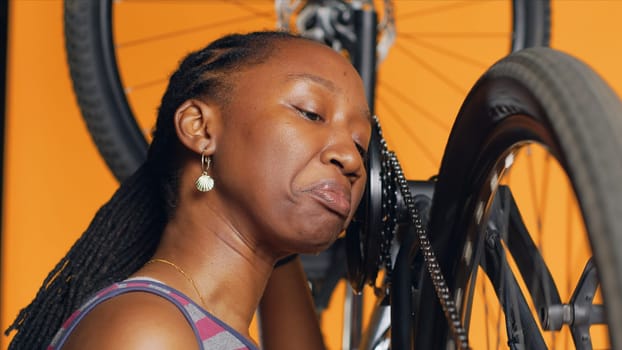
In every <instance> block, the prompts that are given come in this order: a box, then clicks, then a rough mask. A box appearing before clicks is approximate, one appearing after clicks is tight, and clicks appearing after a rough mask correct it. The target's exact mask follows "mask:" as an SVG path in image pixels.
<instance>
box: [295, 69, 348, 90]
mask: <svg viewBox="0 0 622 350" xmlns="http://www.w3.org/2000/svg"><path fill="white" fill-rule="evenodd" d="M287 80H303V81H311V82H314V83H316V84H319V85H322V86H323V87H325V88H326V89H328V90H330V92H337V91H339V90H340V89H339V88H338V87H337V86H336V85H335V83H333V82H332V81H330V80H328V79H324V78H322V77H320V76H318V75H315V74H310V73H289V74H287Z"/></svg>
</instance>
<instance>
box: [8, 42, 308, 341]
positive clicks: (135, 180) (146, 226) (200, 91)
mask: <svg viewBox="0 0 622 350" xmlns="http://www.w3.org/2000/svg"><path fill="white" fill-rule="evenodd" d="M292 38H297V37H296V36H293V35H291V34H288V33H284V32H255V33H250V34H234V35H229V36H226V37H223V38H221V39H219V40H217V41H215V42H213V43H211V44H210V45H208V46H207V47H205V48H204V49H202V50H200V51H197V52H194V53H191V54H190V55H188V56H187V57H186V58H185V59H184V60H183V61H182V62H181V63H180V65H179V68H178V70H177V71H176V72H175V73H173V75H172V76H171V78H170V81H169V85H168V87H167V90H166V92H165V94H164V96H163V98H162V101H161V105H160V109H159V111H158V118H157V121H156V129H155V132H154V135H153V142H152V144H151V146H150V148H149V152H148V157H147V161H146V162H145V164H143V165H142V166H141V167H140V168H139V169H138V170H137V171H136V172H135V173H134V174H133V175H132V176H131V177H130V178H128V179H127V180H126V181H124V182H123V183H122V184H121V186H120V187H119V189H118V190H117V191H116V192H115V193H114V195H113V196H112V198H111V199H110V200H109V201H108V202H107V203H106V204H105V205H104V206H102V207H101V208H100V209H99V210H98V212H97V213H96V215H95V217H94V218H93V220H92V221H91V223H90V225H89V226H88V228H87V229H86V231H85V232H84V233H83V234H82V236H81V237H80V238H79V239H78V240H77V241H76V242H75V243H74V245H73V246H72V247H71V248H70V250H69V252H68V253H67V254H66V255H65V257H63V258H62V259H61V260H60V262H58V264H57V265H56V267H54V269H53V270H52V271H51V272H50V273H49V274H48V276H47V277H46V278H45V280H44V281H43V284H42V286H41V288H40V289H39V291H38V292H37V294H36V296H35V298H34V300H33V301H32V302H31V303H30V304H29V305H28V306H27V307H25V308H24V309H22V310H21V311H20V312H19V314H18V316H17V318H16V319H15V321H14V322H13V324H11V326H10V327H9V328H8V329H7V330H6V331H5V334H6V335H8V334H9V333H10V332H11V331H13V330H16V331H17V333H16V335H15V337H14V338H13V341H12V342H11V344H10V345H9V349H43V348H45V347H46V346H47V345H48V344H49V343H50V341H51V340H52V337H53V336H54V334H55V333H56V332H57V330H58V329H59V328H60V326H61V324H62V322H63V321H64V320H65V319H67V318H68V317H69V316H70V315H71V313H72V312H74V311H75V310H76V309H77V308H78V307H79V306H80V305H81V304H82V303H84V302H85V301H86V300H87V299H88V298H89V297H90V296H91V295H92V294H93V293H95V292H96V291H97V290H99V289H101V288H103V287H106V286H108V285H110V284H112V283H114V282H117V281H120V280H123V279H125V278H127V277H128V276H129V275H131V274H132V273H134V272H135V271H136V270H138V269H139V268H140V267H141V266H142V265H144V264H145V262H147V261H148V259H149V258H150V257H151V256H152V255H153V253H154V252H155V249H156V248H157V246H158V243H159V241H160V238H161V235H162V232H163V229H164V225H165V224H166V221H167V219H168V217H170V215H172V213H173V212H174V210H175V205H176V201H177V180H178V169H179V167H180V164H179V158H180V157H179V156H178V154H179V149H180V147H179V146H180V145H179V141H178V139H177V136H176V133H175V128H174V126H173V115H174V113H175V110H176V109H177V108H178V106H179V105H180V104H181V103H183V102H184V101H185V100H187V99H190V98H209V99H213V100H215V101H217V102H218V103H221V104H226V103H227V96H226V95H227V87H228V86H229V85H228V81H227V79H229V75H230V74H227V73H231V72H234V71H238V70H239V69H241V68H243V67H246V66H249V65H253V64H258V63H261V62H262V61H263V60H265V59H266V58H267V57H268V56H269V54H270V52H271V49H273V48H275V46H274V45H273V44H274V43H275V42H277V41H279V40H286V39H292Z"/></svg>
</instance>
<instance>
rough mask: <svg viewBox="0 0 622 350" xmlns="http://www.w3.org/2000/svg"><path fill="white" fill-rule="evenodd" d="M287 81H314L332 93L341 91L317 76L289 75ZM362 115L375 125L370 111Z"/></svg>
mask: <svg viewBox="0 0 622 350" xmlns="http://www.w3.org/2000/svg"><path fill="white" fill-rule="evenodd" d="M286 80H306V81H312V82H314V83H317V84H319V85H322V86H324V87H325V88H326V89H328V90H329V91H330V92H332V93H335V92H337V91H340V90H341V89H339V88H338V87H337V86H336V85H335V83H333V82H332V81H330V80H328V79H324V78H322V77H320V76H318V75H315V74H310V73H289V74H287V78H286ZM361 114H362V115H363V118H364V119H365V120H367V121H368V122H369V123H370V124H373V118H372V116H371V113H370V111H369V109H367V108H363V109H362V110H361Z"/></svg>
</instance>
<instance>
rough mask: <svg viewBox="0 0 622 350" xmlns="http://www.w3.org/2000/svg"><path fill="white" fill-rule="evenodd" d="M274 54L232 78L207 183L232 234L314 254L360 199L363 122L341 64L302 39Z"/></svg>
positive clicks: (364, 107)
mask: <svg viewBox="0 0 622 350" xmlns="http://www.w3.org/2000/svg"><path fill="white" fill-rule="evenodd" d="M278 48H279V49H278V50H276V53H274V54H273V55H272V56H271V57H270V58H269V59H268V60H267V61H266V62H264V63H262V64H259V65H254V66H251V67H250V68H248V69H244V70H243V72H241V73H235V74H234V75H233V77H232V80H233V82H234V88H233V89H232V95H231V98H230V102H229V105H228V107H227V108H226V109H225V110H224V111H223V114H224V115H223V120H224V129H223V134H222V136H221V137H220V139H219V141H218V146H217V149H216V151H215V153H214V155H213V171H214V173H213V176H214V178H215V179H216V182H217V185H216V187H217V189H218V190H217V191H218V194H219V195H221V196H223V197H222V198H223V199H224V200H223V201H222V203H227V205H226V208H222V209H223V210H224V211H225V212H226V215H228V216H229V217H231V218H233V221H234V222H233V224H234V225H237V226H238V229H239V230H240V232H257V233H259V237H255V238H254V239H257V240H258V241H259V242H263V243H266V244H269V245H271V246H273V247H274V248H275V249H277V250H281V249H282V250H283V251H285V252H290V251H298V252H317V251H319V250H321V249H324V248H326V247H328V245H330V244H331V243H332V242H333V241H334V240H335V239H336V237H337V235H338V234H339V233H340V232H341V231H342V230H343V229H344V228H345V227H346V226H347V224H348V223H349V222H350V220H351V219H352V216H353V215H354V212H355V209H356V207H357V206H358V204H359V202H360V200H361V196H362V194H363V190H364V187H365V182H366V178H367V173H366V170H365V162H364V156H365V153H366V150H367V148H368V143H369V139H370V133H371V123H370V114H369V110H368V104H367V101H366V98H365V92H364V88H363V84H362V82H361V80H360V78H359V76H358V74H357V72H356V71H355V70H354V69H353V67H352V66H351V65H350V63H349V62H348V61H347V60H346V59H345V58H343V57H342V56H340V55H339V54H337V53H335V52H334V51H332V50H331V49H329V48H328V47H325V46H322V45H319V44H316V43H312V42H307V41H304V40H289V41H287V42H286V43H285V44H280V45H278Z"/></svg>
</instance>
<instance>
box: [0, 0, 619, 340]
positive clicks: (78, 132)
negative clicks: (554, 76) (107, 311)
mask: <svg viewBox="0 0 622 350" xmlns="http://www.w3.org/2000/svg"><path fill="white" fill-rule="evenodd" d="M621 14H622V4H621V3H620V2H618V1H617V0H611V1H607V0H603V1H597V2H593V1H590V0H576V1H565V0H562V1H556V0H553V33H554V36H553V38H552V40H553V41H552V46H553V47H558V48H563V49H565V50H567V51H569V52H572V53H574V54H576V55H578V56H579V57H581V58H583V59H585V60H586V61H587V62H589V63H590V64H591V65H592V66H594V67H595V68H597V70H598V71H599V72H601V73H602V74H603V75H604V76H605V78H606V79H607V80H608V81H609V82H610V83H612V84H613V85H614V87H616V89H617V90H618V91H619V92H620V91H622V67H620V65H619V59H620V56H622V42H620V41H619V40H617V39H616V38H614V37H612V33H616V32H617V31H618V30H619V28H618V23H619V17H620V15H621ZM478 16H479V18H480V19H481V21H485V20H487V18H489V17H492V16H494V14H490V13H484V12H482V13H479V14H478ZM61 18H62V3H61V1H60V0H50V1H10V23H9V25H10V28H9V34H10V36H9V42H10V45H9V46H10V47H9V49H10V51H9V53H8V58H9V67H8V73H9V80H8V82H7V84H8V85H7V92H8V96H7V112H6V122H7V129H8V133H7V138H6V163H5V184H4V211H3V214H4V220H3V221H4V223H3V239H2V242H3V243H2V244H3V246H2V251H3V253H2V254H3V255H2V261H3V270H2V282H1V283H2V306H1V308H0V309H1V310H2V320H1V323H2V325H3V327H4V328H6V325H7V324H8V323H9V321H10V320H12V319H13V317H14V316H15V315H16V313H17V311H18V310H19V308H20V307H22V306H24V305H25V304H26V303H27V302H28V301H30V300H31V299H32V297H33V296H34V293H35V291H36V289H37V288H38V287H39V284H40V282H41V280H42V279H43V277H44V276H45V274H46V273H47V272H48V271H49V269H50V267H51V266H52V265H53V264H54V263H55V262H56V261H57V259H58V258H59V257H60V256H61V255H62V254H64V252H65V251H66V249H67V248H68V247H69V246H70V244H71V243H72V242H73V240H74V239H75V238H76V237H77V235H79V234H80V232H81V230H83V229H84V227H86V224H87V223H88V221H90V219H91V217H92V215H93V213H94V212H95V210H96V209H97V208H98V207H99V206H100V205H101V203H103V201H105V200H106V199H107V198H108V197H109V196H110V194H111V193H112V191H113V190H114V189H115V187H116V186H117V185H116V182H115V181H114V179H113V177H112V175H111V174H110V172H109V171H108V170H107V169H106V166H105V164H104V162H103V160H102V159H101V157H100V156H99V154H98V153H97V151H96V149H95V147H94V145H93V143H92V141H91V140H90V139H89V137H88V134H87V131H86V129H85V128H84V125H83V122H82V120H81V119H80V115H79V111H78V109H77V107H76V105H75V99H74V97H73V92H72V91H71V86H70V82H69V77H68V70H67V66H66V60H65V52H64V39H63V36H62V21H61ZM449 25H451V27H452V28H459V27H461V22H460V21H458V22H455V23H449V24H448V26H449ZM448 28H449V27H448ZM392 54H393V53H392ZM432 109H433V110H436V108H435V107H433V108H432ZM33 113H34V114H35V115H36V121H35V122H33V119H32V118H30V117H29V116H32V115H33ZM33 123H34V124H33ZM396 125H397V123H396ZM392 127H393V125H384V132H385V134H386V135H387V136H389V135H392V134H394V133H395V131H394V130H393V129H392ZM391 142H392V145H391V146H392V147H394V146H395V145H396V144H399V143H400V142H402V140H401V139H399V138H397V137H394V138H392V139H391ZM404 142H407V143H410V141H409V140H404ZM398 147H399V145H398ZM411 147H412V146H411ZM438 151H439V153H440V152H442V150H438ZM400 157H401V155H400ZM410 175H411V174H409V176H410ZM42 179H43V180H42ZM42 181H43V183H44V184H45V186H41V185H38V186H34V185H33V184H41V183H42ZM339 293H340V292H337V294H339ZM335 304H336V305H338V303H335ZM331 308H332V307H331ZM336 309H337V311H339V310H340V306H336ZM327 319H331V318H327ZM335 323H336V324H338V323H339V316H335ZM325 329H326V331H327V332H328V333H331V332H335V333H337V334H336V335H335V337H338V336H339V333H338V332H336V331H333V330H331V328H328V327H325ZM332 329H334V328H332ZM329 335H331V334H329ZM331 336H332V335H331ZM331 339H332V338H331ZM0 343H1V345H0V348H5V347H6V343H7V338H6V337H2V338H1V339H0ZM331 344H338V343H336V342H334V343H331ZM333 348H334V349H338V348H339V346H338V345H335V347H333Z"/></svg>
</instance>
